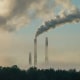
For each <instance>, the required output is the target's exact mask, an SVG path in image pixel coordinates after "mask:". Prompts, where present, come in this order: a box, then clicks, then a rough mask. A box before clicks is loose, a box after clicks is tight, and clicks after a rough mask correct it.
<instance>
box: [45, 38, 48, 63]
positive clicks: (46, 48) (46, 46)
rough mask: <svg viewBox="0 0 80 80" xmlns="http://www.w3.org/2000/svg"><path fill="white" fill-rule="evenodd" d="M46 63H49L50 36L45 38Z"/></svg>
mask: <svg viewBox="0 0 80 80" xmlns="http://www.w3.org/2000/svg"><path fill="white" fill-rule="evenodd" d="M45 63H48V37H46V38H45Z"/></svg>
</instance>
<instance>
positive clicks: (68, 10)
mask: <svg viewBox="0 0 80 80" xmlns="http://www.w3.org/2000/svg"><path fill="white" fill-rule="evenodd" d="M65 3H66V4H65ZM55 4H56V6H57V5H59V6H62V10H61V11H60V13H59V15H57V16H55V17H54V19H51V20H49V21H46V22H45V23H44V25H42V26H40V28H38V30H37V32H36V36H35V37H37V36H39V35H40V34H42V33H44V32H46V31H48V30H49V29H51V28H55V27H57V26H59V25H64V24H66V23H74V22H75V23H78V22H80V11H79V9H77V8H76V7H75V6H74V5H72V4H71V2H70V0H56V2H55Z"/></svg>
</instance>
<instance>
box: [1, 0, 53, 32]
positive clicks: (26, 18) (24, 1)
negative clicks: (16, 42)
mask: <svg viewBox="0 0 80 80" xmlns="http://www.w3.org/2000/svg"><path fill="white" fill-rule="evenodd" d="M48 1H49V0H0V30H5V31H14V30H16V29H18V28H20V27H22V26H24V25H26V24H28V23H29V22H30V21H31V20H32V18H35V17H39V16H40V15H43V16H44V14H46V15H48V14H49V13H50V12H51V10H49V9H48V8H49V6H48ZM51 7H52V6H51Z"/></svg>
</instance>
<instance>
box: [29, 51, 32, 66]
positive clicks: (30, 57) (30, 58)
mask: <svg viewBox="0 0 80 80" xmlns="http://www.w3.org/2000/svg"><path fill="white" fill-rule="evenodd" d="M29 65H30V67H31V66H32V55H31V52H30V53H29Z"/></svg>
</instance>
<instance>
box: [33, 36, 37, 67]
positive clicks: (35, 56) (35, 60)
mask: <svg viewBox="0 0 80 80" xmlns="http://www.w3.org/2000/svg"><path fill="white" fill-rule="evenodd" d="M36 65H37V38H35V39H34V67H35V66H36Z"/></svg>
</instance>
